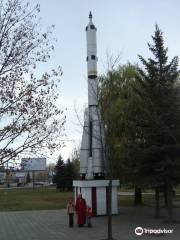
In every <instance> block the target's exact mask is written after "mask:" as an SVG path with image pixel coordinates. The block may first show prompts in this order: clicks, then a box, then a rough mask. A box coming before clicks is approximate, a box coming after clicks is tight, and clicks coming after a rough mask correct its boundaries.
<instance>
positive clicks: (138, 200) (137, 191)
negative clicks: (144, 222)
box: [134, 186, 142, 206]
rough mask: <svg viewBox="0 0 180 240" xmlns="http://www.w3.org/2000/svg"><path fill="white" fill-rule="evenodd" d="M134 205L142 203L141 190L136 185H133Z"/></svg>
mask: <svg viewBox="0 0 180 240" xmlns="http://www.w3.org/2000/svg"><path fill="white" fill-rule="evenodd" d="M134 205H135V206H137V205H142V191H141V188H140V187H138V186H135V193H134Z"/></svg>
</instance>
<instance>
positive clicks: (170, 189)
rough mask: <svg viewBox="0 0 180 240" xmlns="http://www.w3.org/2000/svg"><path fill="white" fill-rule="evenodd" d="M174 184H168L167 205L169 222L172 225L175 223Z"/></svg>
mask: <svg viewBox="0 0 180 240" xmlns="http://www.w3.org/2000/svg"><path fill="white" fill-rule="evenodd" d="M172 200H173V196H172V184H171V183H168V184H167V203H168V209H167V210H168V222H169V223H172V221H173V205H172Z"/></svg>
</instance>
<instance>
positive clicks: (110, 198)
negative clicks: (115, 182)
mask: <svg viewBox="0 0 180 240" xmlns="http://www.w3.org/2000/svg"><path fill="white" fill-rule="evenodd" d="M107 207H108V208H107V210H108V239H107V240H113V237H112V180H109V186H108V206H107Z"/></svg>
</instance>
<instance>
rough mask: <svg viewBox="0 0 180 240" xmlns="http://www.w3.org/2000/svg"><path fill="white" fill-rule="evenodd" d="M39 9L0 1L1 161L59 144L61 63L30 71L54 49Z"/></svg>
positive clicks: (62, 120)
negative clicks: (39, 73) (38, 74)
mask: <svg viewBox="0 0 180 240" xmlns="http://www.w3.org/2000/svg"><path fill="white" fill-rule="evenodd" d="M39 11H40V6H39V5H36V6H35V7H33V8H32V7H31V6H30V4H29V3H25V2H24V1H21V0H7V1H3V0H1V1H0V165H2V164H4V163H5V162H8V161H9V160H10V159H12V158H16V157H17V156H18V154H20V153H23V152H25V151H30V152H33V153H36V152H40V151H41V152H42V151H44V149H49V150H50V151H51V152H53V150H54V149H56V148H58V147H60V146H61V144H62V142H61V141H60V139H61V136H62V130H63V126H64V123H65V117H64V114H63V111H62V110H60V109H58V108H57V104H56V100H57V99H58V93H57V87H58V86H57V83H58V82H59V78H60V76H61V75H62V71H61V68H60V67H59V68H58V69H57V70H54V69H53V70H52V71H51V73H47V72H45V73H43V74H42V76H41V77H40V78H37V77H35V71H36V67H37V64H38V63H42V62H47V60H48V59H49V58H50V52H51V51H52V50H53V49H54V46H53V45H52V43H53V42H54V41H53V39H52V37H51V36H52V35H51V34H52V29H53V27H54V26H52V27H50V28H48V29H47V31H46V32H42V30H41V29H40V21H39V20H38V19H37V16H38V13H39Z"/></svg>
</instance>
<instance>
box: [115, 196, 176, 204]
mask: <svg viewBox="0 0 180 240" xmlns="http://www.w3.org/2000/svg"><path fill="white" fill-rule="evenodd" d="M118 204H119V207H121V206H134V196H118ZM154 205H155V198H154V194H152V195H149V194H148V195H143V206H154ZM160 205H161V206H164V198H163V197H162V196H161V197H160ZM173 205H174V207H180V195H177V196H175V197H174V198H173Z"/></svg>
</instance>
